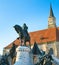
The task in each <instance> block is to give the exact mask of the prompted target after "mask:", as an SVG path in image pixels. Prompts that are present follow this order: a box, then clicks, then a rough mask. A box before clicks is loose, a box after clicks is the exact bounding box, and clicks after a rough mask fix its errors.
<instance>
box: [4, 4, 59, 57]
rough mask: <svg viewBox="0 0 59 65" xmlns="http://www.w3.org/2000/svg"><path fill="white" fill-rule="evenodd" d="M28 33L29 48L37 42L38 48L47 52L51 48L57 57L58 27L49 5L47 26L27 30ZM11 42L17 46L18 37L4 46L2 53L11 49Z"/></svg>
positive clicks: (58, 53)
mask: <svg viewBox="0 0 59 65" xmlns="http://www.w3.org/2000/svg"><path fill="white" fill-rule="evenodd" d="M29 35H30V44H31V48H33V46H34V43H35V42H36V43H37V45H38V48H40V49H42V50H43V51H46V53H48V51H49V49H50V48H53V53H54V55H55V56H57V57H58V58H59V27H57V26H56V17H55V16H54V13H53V9H52V6H51V5H50V14H49V17H48V28H47V29H44V30H37V31H33V32H29ZM13 43H14V44H15V45H16V47H18V46H19V45H20V40H19V38H17V39H16V40H14V41H13V42H11V43H10V44H9V45H8V46H6V47H4V50H3V54H5V53H7V52H8V51H9V50H10V49H11V47H12V44H13ZM28 43H29V42H27V46H28V45H29V44H28Z"/></svg>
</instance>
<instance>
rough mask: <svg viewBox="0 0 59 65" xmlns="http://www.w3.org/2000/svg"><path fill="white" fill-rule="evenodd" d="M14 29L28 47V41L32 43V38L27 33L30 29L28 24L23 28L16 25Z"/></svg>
mask: <svg viewBox="0 0 59 65" xmlns="http://www.w3.org/2000/svg"><path fill="white" fill-rule="evenodd" d="M14 28H15V30H16V32H17V33H18V34H19V38H20V40H21V43H22V40H23V41H24V45H25V46H26V42H27V41H29V42H30V36H29V34H28V32H27V29H28V27H27V26H26V24H24V25H23V28H22V27H21V26H19V25H15V26H14Z"/></svg>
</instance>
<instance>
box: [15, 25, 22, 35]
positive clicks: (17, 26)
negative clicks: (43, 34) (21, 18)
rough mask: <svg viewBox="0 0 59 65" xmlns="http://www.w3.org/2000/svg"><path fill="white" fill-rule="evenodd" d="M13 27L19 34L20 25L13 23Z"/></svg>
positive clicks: (20, 30)
mask: <svg viewBox="0 0 59 65" xmlns="http://www.w3.org/2000/svg"><path fill="white" fill-rule="evenodd" d="M14 28H15V30H16V32H17V33H18V34H19V33H20V32H22V28H21V26H19V25H15V26H14Z"/></svg>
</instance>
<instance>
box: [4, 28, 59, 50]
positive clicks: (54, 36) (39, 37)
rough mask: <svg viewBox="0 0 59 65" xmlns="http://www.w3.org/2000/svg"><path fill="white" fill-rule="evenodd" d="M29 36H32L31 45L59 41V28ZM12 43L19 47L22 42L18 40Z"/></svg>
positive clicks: (36, 32)
mask: <svg viewBox="0 0 59 65" xmlns="http://www.w3.org/2000/svg"><path fill="white" fill-rule="evenodd" d="M29 35H30V42H31V45H33V44H34V42H35V41H36V43H38V44H42V43H46V42H53V41H59V27H57V28H56V27H55V28H48V29H45V30H38V31H34V32H30V33H29ZM12 43H14V44H15V45H16V46H19V45H20V40H19V39H16V40H15V41H13V42H12ZM12 43H10V44H9V45H8V46H6V47H5V49H7V48H11V46H12Z"/></svg>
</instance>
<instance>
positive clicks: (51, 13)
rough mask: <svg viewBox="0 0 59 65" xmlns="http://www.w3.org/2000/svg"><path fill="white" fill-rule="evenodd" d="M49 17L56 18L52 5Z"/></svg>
mask: <svg viewBox="0 0 59 65" xmlns="http://www.w3.org/2000/svg"><path fill="white" fill-rule="evenodd" d="M49 17H54V13H53V10H52V5H51V4H50V16H49Z"/></svg>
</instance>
